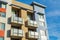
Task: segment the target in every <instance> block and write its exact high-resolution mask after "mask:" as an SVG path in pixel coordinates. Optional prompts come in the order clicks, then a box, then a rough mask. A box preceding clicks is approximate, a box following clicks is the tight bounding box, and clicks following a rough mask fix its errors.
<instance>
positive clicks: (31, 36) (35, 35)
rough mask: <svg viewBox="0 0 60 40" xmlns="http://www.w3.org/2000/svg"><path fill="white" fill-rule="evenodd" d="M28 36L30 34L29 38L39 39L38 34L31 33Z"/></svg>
mask: <svg viewBox="0 0 60 40" xmlns="http://www.w3.org/2000/svg"><path fill="white" fill-rule="evenodd" d="M28 34H29V38H35V39H38V38H39V36H38V33H37V32H33V31H29V33H28Z"/></svg>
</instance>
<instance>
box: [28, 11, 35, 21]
mask: <svg viewBox="0 0 60 40" xmlns="http://www.w3.org/2000/svg"><path fill="white" fill-rule="evenodd" d="M27 18H28V19H29V20H35V16H34V13H30V12H28V14H27Z"/></svg>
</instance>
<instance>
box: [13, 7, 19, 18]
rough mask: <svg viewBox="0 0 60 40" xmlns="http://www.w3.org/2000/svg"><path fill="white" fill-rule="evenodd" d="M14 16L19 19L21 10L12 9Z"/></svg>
mask: <svg viewBox="0 0 60 40" xmlns="http://www.w3.org/2000/svg"><path fill="white" fill-rule="evenodd" d="M12 14H13V16H15V17H19V10H18V9H14V8H13V9H12Z"/></svg>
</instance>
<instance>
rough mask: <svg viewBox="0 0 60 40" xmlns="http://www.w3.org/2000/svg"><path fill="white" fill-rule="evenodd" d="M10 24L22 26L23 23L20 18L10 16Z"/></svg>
mask: <svg viewBox="0 0 60 40" xmlns="http://www.w3.org/2000/svg"><path fill="white" fill-rule="evenodd" d="M11 23H12V24H15V25H16V24H19V25H20V24H24V22H23V19H22V18H20V17H15V16H12V17H11Z"/></svg>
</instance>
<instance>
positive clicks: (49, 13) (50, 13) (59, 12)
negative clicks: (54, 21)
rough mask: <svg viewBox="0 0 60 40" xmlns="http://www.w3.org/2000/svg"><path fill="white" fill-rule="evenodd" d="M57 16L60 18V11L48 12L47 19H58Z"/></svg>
mask: <svg viewBox="0 0 60 40" xmlns="http://www.w3.org/2000/svg"><path fill="white" fill-rule="evenodd" d="M56 16H60V10H53V11H50V12H47V17H56Z"/></svg>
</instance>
